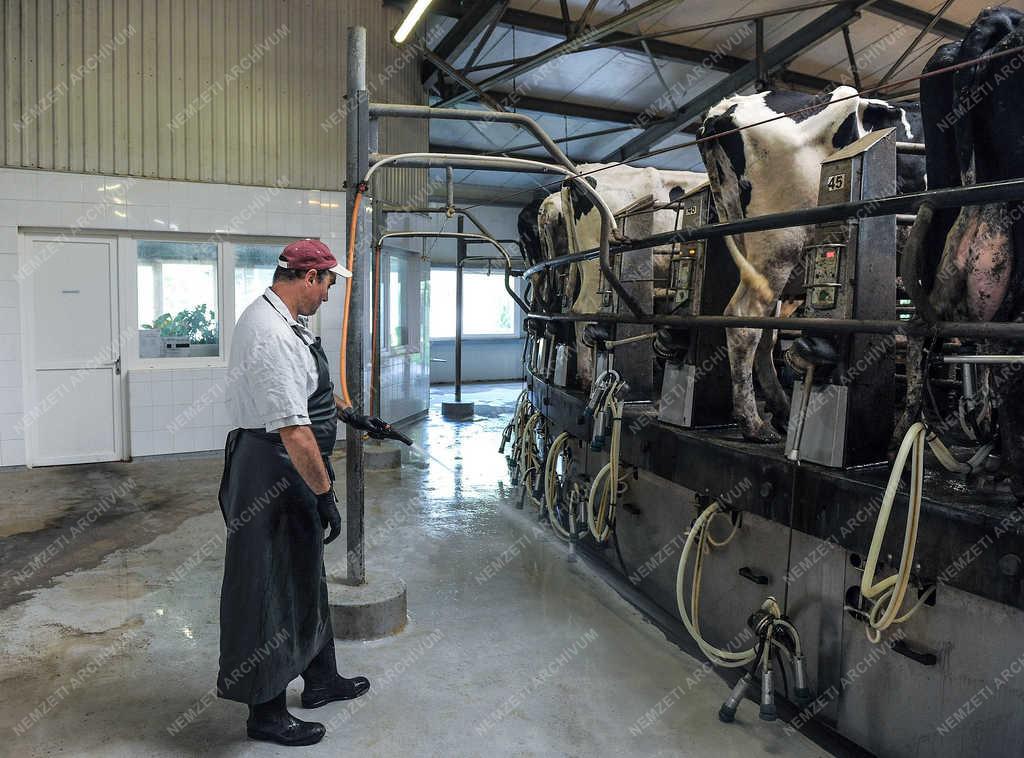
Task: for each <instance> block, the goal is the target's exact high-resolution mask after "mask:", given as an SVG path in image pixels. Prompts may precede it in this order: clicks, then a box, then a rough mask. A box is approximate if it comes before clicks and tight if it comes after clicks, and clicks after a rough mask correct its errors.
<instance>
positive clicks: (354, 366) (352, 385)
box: [345, 26, 372, 584]
mask: <svg viewBox="0 0 1024 758" xmlns="http://www.w3.org/2000/svg"><path fill="white" fill-rule="evenodd" d="M347 97H348V99H347V101H346V102H347V109H348V118H347V119H346V138H345V150H346V153H347V155H346V164H345V179H346V182H347V184H346V189H347V193H346V208H347V209H348V218H351V217H352V213H353V208H354V206H355V198H356V192H357V188H358V184H359V182H361V181H362V179H363V177H364V176H366V172H367V169H368V164H369V156H370V147H369V115H370V112H369V108H368V100H367V92H366V29H365V28H364V27H361V26H353V27H349V30H348V95H347ZM364 200H365V197H364ZM363 207H365V206H363ZM363 213H364V212H363V211H360V214H361V215H362V214H363ZM362 220H363V219H360V221H362ZM364 226H365V224H364V223H359V224H358V225H357V227H356V228H357V232H356V245H355V262H354V264H355V274H354V276H353V277H352V302H351V303H349V307H348V310H349V327H348V343H347V346H346V347H347V351H348V357H347V361H346V370H345V378H346V380H347V381H348V390H349V395H350V396H351V398H352V404H353V406H354V409H355V411H356V412H357V413H361V412H362V406H363V340H364V338H365V336H364V334H363V332H364V329H363V303H364V302H365V282H366V281H367V280H368V277H367V273H368V264H369V263H370V262H371V260H372V255H371V254H370V250H369V242H370V240H369V238H368V236H367V234H366V232H365V230H364ZM346 242H347V240H346ZM345 448H346V453H347V455H346V458H345V473H346V481H345V510H346V515H347V519H348V521H347V528H346V543H347V544H346V547H347V548H348V583H349V584H363V583H365V581H366V563H365V559H364V555H363V484H364V483H363V436H362V435H361V434H356V433H353V432H352V430H348V431H347V433H346V434H345Z"/></svg>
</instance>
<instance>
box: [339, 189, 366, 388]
mask: <svg viewBox="0 0 1024 758" xmlns="http://www.w3.org/2000/svg"><path fill="white" fill-rule="evenodd" d="M362 201H363V192H362V190H359V191H358V192H356V198H355V201H354V202H353V203H352V222H351V224H349V228H348V261H347V265H346V268H347V269H348V270H349V271H351V272H352V276H350V277H349V278H348V281H347V283H346V286H345V310H344V313H343V315H342V318H341V354H340V356H339V358H340V361H339V370H340V372H341V400H342V402H344V403H345V406H346V407H348V408H351V407H352V398H351V397H349V394H348V376H347V370H346V369H347V367H346V363H347V360H346V359H347V358H348V311H349V304H350V303H351V302H352V280H353V279H355V276H356V272H355V262H356V228H357V227H358V225H359V206H360V204H361V203H362Z"/></svg>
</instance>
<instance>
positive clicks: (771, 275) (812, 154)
mask: <svg viewBox="0 0 1024 758" xmlns="http://www.w3.org/2000/svg"><path fill="white" fill-rule="evenodd" d="M797 111H799V112H797ZM787 113H789V114H793V115H791V116H785V117H782V118H779V116H780V115H782V114H787ZM762 122H764V123H762ZM886 127H896V129H897V131H898V136H897V138H898V139H899V140H901V141H912V142H919V141H921V126H920V110H919V109H918V108H917V107H916V106H906V107H896V106H892V105H889V104H888V103H886V102H884V101H882V100H872V99H868V98H864V97H860V96H859V95H858V94H857V91H856V90H854V89H853V88H851V87H838V88H836V89H835V90H833V91H831V92H829V93H827V94H823V95H806V94H801V93H796V92H761V93H758V94H756V95H736V96H733V97H729V98H726V99H725V100H723V101H722V102H720V103H718V104H717V105H715V106H714V107H713V108H711V110H709V111H708V113H707V115H706V116H705V118H704V123H703V125H702V126H701V129H700V132H699V135H698V136H699V137H701V138H712V139H707V141H704V142H701V143H700V151H701V156H702V157H703V158H704V165H705V166H706V167H707V169H708V176H709V178H710V181H711V191H712V194H713V195H714V198H715V205H716V208H717V211H718V215H719V218H721V219H722V220H723V221H735V220H738V219H741V218H745V217H751V216H761V215H764V214H767V213H779V212H782V211H789V210H796V209H800V208H810V207H813V206H815V205H817V201H818V182H819V174H820V172H821V163H822V161H823V160H825V159H826V158H827V157H828V156H829V155H830V154H831V153H833V152H835V151H836V150H838V149H840V148H842V147H845V146H847V145H849V144H851V143H852V142H854V141H856V140H858V139H859V138H861V137H862V136H864V135H865V134H866V133H868V132H871V131H875V130H877V129H882V128H886ZM738 128H739V129H741V131H738V132H737V131H734V130H736V129H738ZM718 135H720V136H718ZM716 136H717V139H716V138H715V137H716ZM922 164H923V161H921V159H920V158H917V159H907V160H903V159H901V162H900V176H899V185H900V187H899V188H900V190H901V191H911V190H913V189H921V188H923V184H924V176H923V174H924V171H923V165H922ZM811 231H812V227H809V226H801V227H791V228H788V229H773V230H768V231H762V232H751V233H748V234H743V235H736V236H735V237H733V238H726V239H725V243H726V246H727V247H728V248H729V252H730V254H731V255H732V257H733V260H735V262H736V265H737V266H738V268H739V271H740V284H739V287H737V289H736V292H735V293H734V294H733V297H732V299H731V300H730V302H729V305H728V306H727V308H726V311H725V313H726V315H730V316H770V315H772V314H773V313H774V311H775V309H776V306H777V303H778V301H779V297H780V295H781V293H782V290H783V287H785V285H786V282H787V281H788V280H789V277H790V274H791V273H792V272H793V269H794V267H795V266H796V265H797V264H798V263H799V262H800V261H801V259H802V257H803V255H804V248H805V247H806V246H807V244H808V243H809V241H810V235H811ZM727 341H728V349H729V362H730V370H731V375H732V393H733V415H734V416H735V418H736V420H737V421H738V422H739V424H740V428H741V430H742V432H743V436H744V437H745V438H746V439H748V440H754V441H758V442H778V441H779V440H780V439H781V437H780V435H779V433H778V432H777V431H776V430H775V429H773V428H772V426H771V425H770V424H769V423H767V422H766V421H765V420H764V419H763V418H762V417H761V415H760V413H759V412H758V410H757V406H756V404H755V399H754V384H753V371H754V368H755V356H756V358H757V360H756V364H757V366H756V367H757V374H758V381H759V383H760V384H761V388H762V389H763V390H764V392H765V395H766V398H767V400H768V403H769V406H770V407H771V408H772V409H773V411H774V416H775V418H782V419H786V418H788V415H789V398H788V397H787V396H786V394H785V392H784V391H783V389H782V386H781V384H780V383H779V380H778V376H777V375H776V373H775V368H774V366H773V364H772V362H771V351H770V347H771V337H769V336H767V335H765V340H764V343H763V344H762V349H761V350H758V345H759V343H761V342H762V330H761V329H729V330H728V332H727ZM766 348H767V349H766Z"/></svg>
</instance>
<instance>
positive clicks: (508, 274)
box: [376, 232, 530, 313]
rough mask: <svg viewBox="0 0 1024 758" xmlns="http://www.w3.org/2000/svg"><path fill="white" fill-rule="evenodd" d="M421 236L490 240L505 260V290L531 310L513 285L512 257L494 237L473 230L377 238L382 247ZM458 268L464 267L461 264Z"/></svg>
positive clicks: (519, 304) (386, 235) (522, 306)
mask: <svg viewBox="0 0 1024 758" xmlns="http://www.w3.org/2000/svg"><path fill="white" fill-rule="evenodd" d="M410 237H420V238H426V239H454V240H477V241H479V242H489V243H490V244H492V245H494V247H495V248H497V250H498V252H499V253H501V256H502V258H504V260H505V291H506V292H508V294H509V296H511V298H512V299H513V300H514V301H515V303H516V305H518V306H519V307H520V308H522V309H523V313H529V312H530V306H529V305H527V304H526V303H525V302H524V301H523V300H522V298H520V297H519V295H518V294H517V293H516V291H515V290H514V289H513V287H512V257H511V256H510V255H509V254H508V251H507V250H506V249H505V248H504V247H502V246H501V243H500V242H498V241H497V240H496V239H494V238H493V237H490V236H488V235H486V234H475V233H473V232H385V233H384V234H382V235H380V237H379V238H378V240H377V243H376V244H377V247H378V248H379V247H381V245H383V244H384V240H386V239H394V238H405V239H408V238H410ZM458 268H462V266H461V265H459V266H458Z"/></svg>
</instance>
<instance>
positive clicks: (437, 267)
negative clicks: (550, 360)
mask: <svg viewBox="0 0 1024 758" xmlns="http://www.w3.org/2000/svg"><path fill="white" fill-rule="evenodd" d="M462 270H463V273H483V274H486V273H487V268H486V267H484V266H468V265H466V266H463V267H462ZM434 271H458V267H457V266H456V265H455V264H451V263H442V264H433V265H431V267H430V273H431V274H433V273H434ZM491 276H497V277H501V276H504V273H503V270H499V269H497V268H496V267H492V269H491ZM512 288H513V289H514V290H515V291H516V294H517V295H519V296H520V297H521V296H522V287H521V282H520V280H518V279H513V280H512ZM502 292H505V287H504V283H502ZM505 295H506V296H508V293H507V292H505ZM430 296H431V302H433V297H434V291H433V289H431V291H430ZM509 300H512V298H509ZM429 316H430V314H429V313H428V314H427V317H428V318H429ZM463 316H465V314H463ZM522 326H523V314H522V309H521V308H520V307H519V304H518V303H517V302H516V301H515V300H512V333H511V334H503V333H500V332H494V333H490V334H466V333H465V331H463V333H462V341H463V342H485V341H487V342H495V341H502V340H521V339H522V338H523V333H522ZM430 341H431V342H455V336H454V335H453V336H451V337H435V336H434V335H433V334H431V335H430Z"/></svg>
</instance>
